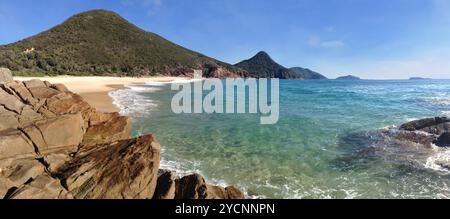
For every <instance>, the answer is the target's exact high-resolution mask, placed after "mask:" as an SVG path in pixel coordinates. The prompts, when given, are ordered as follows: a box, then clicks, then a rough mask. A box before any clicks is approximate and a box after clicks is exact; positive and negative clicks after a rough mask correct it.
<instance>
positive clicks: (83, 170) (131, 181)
mask: <svg viewBox="0 0 450 219" xmlns="http://www.w3.org/2000/svg"><path fill="white" fill-rule="evenodd" d="M159 159H160V146H159V143H158V142H157V141H156V139H155V138H154V137H153V136H152V135H146V136H143V137H139V138H136V139H131V140H122V141H118V142H115V143H109V144H103V145H92V146H84V147H83V148H81V149H80V152H78V154H77V155H76V156H75V157H74V158H73V159H72V160H71V161H70V162H68V163H67V164H66V165H64V166H63V167H61V168H60V169H59V170H58V171H57V172H58V174H57V175H58V176H59V178H60V179H61V180H62V181H63V182H64V184H65V185H66V186H67V188H68V190H69V191H70V193H71V194H72V195H73V196H74V197H75V198H84V199H85V198H87V199H149V198H152V197H153V194H154V191H155V188H156V182H157V177H158V169H159Z"/></svg>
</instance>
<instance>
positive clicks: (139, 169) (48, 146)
mask: <svg viewBox="0 0 450 219" xmlns="http://www.w3.org/2000/svg"><path fill="white" fill-rule="evenodd" d="M2 74H3V72H2ZM1 77H2V78H1V80H2V81H1V84H0V198H13V199H71V198H76V199H150V198H154V199H173V198H183V199H184V198H186V199H187V198H198V199H203V198H245V196H244V195H243V193H241V192H240V191H239V190H237V189H236V188H234V187H229V188H222V187H217V186H210V185H206V183H205V180H204V178H203V177H201V176H200V175H191V176H187V177H183V178H181V179H180V178H179V177H178V176H176V175H175V173H173V172H170V171H159V160H160V146H159V143H158V141H157V140H156V139H155V137H154V136H152V135H145V136H142V137H138V138H131V119H130V118H128V117H123V116H120V115H119V114H118V113H102V112H98V111H96V110H95V109H94V108H92V107H91V106H89V104H87V103H86V102H85V101H84V100H83V99H82V98H81V97H80V96H79V95H77V94H74V93H71V92H70V91H69V90H67V88H66V87H65V86H64V85H61V84H55V85H52V84H50V83H48V82H45V81H40V80H32V81H26V82H18V81H12V80H9V79H4V77H3V75H2V76H1ZM158 172H161V173H160V174H158Z"/></svg>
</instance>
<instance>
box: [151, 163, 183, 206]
mask: <svg viewBox="0 0 450 219" xmlns="http://www.w3.org/2000/svg"><path fill="white" fill-rule="evenodd" d="M160 172H161V174H160V176H158V181H157V183H156V189H155V194H154V195H153V199H174V198H175V190H176V181H177V180H178V177H177V176H176V174H175V172H172V171H164V170H162V171H161V170H160Z"/></svg>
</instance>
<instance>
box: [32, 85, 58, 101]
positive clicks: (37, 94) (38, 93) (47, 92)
mask: <svg viewBox="0 0 450 219" xmlns="http://www.w3.org/2000/svg"><path fill="white" fill-rule="evenodd" d="M29 90H30V93H31V95H33V97H34V98H37V99H48V98H51V97H53V96H55V95H57V94H59V93H60V92H59V91H57V90H55V89H53V88H49V87H32V88H29Z"/></svg>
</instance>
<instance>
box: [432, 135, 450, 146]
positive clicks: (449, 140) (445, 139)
mask: <svg viewBox="0 0 450 219" xmlns="http://www.w3.org/2000/svg"><path fill="white" fill-rule="evenodd" d="M434 143H435V144H436V145H437V146H439V147H450V132H445V133H443V134H442V135H440V136H439V138H438V139H437V140H436V141H435V142H434Z"/></svg>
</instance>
